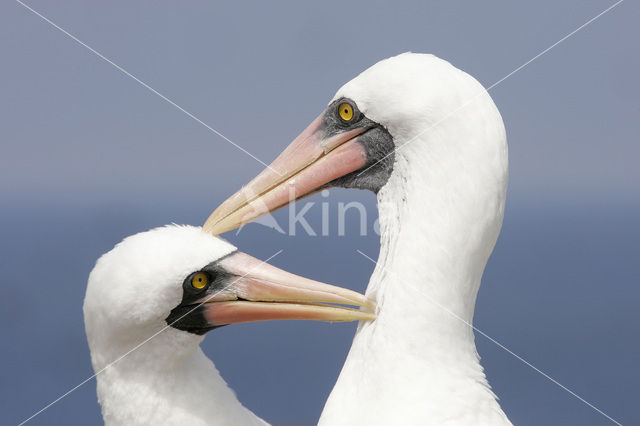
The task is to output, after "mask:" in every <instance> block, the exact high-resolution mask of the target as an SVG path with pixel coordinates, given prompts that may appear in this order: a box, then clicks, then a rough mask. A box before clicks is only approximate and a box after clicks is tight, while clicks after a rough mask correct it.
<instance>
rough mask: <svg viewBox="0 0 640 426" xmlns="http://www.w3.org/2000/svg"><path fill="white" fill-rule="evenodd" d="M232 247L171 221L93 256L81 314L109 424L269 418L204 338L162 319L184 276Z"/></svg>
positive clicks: (214, 422)
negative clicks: (252, 407)
mask: <svg viewBox="0 0 640 426" xmlns="http://www.w3.org/2000/svg"><path fill="white" fill-rule="evenodd" d="M234 250H235V247H234V246H232V245H231V244H229V243H228V242H226V241H224V240H222V239H220V238H217V237H213V236H212V235H210V234H206V233H204V232H203V231H202V230H201V228H198V227H192V226H176V225H172V226H166V227H164V228H157V229H153V230H151V231H147V232H142V233H139V234H136V235H133V236H131V237H128V238H125V239H124V240H123V241H122V242H121V243H119V244H118V245H116V246H115V247H114V248H113V250H111V251H109V252H108V253H106V254H104V255H103V256H102V257H101V258H100V259H99V260H98V262H97V263H96V266H95V267H94V269H93V271H91V274H90V276H89V282H88V285H87V293H86V296H85V301H84V317H85V328H86V333H87V340H88V342H89V348H90V349H91V362H92V364H93V368H94V371H96V373H98V374H97V377H96V380H97V388H98V400H99V401H100V405H101V406H102V415H103V418H104V421H105V423H106V424H107V425H150V424H157V425H160V424H162V425H229V424H243V425H245V424H246V425H264V424H266V423H265V422H264V421H262V420H261V419H260V418H258V417H257V416H256V415H255V414H253V413H252V412H251V411H249V410H248V409H247V408H245V407H244V406H243V405H242V404H241V403H240V402H239V401H238V399H237V398H236V395H235V394H234V392H233V391H232V390H231V389H230V388H229V387H228V386H227V384H226V382H225V381H224V380H223V379H222V377H221V376H220V374H219V373H218V370H217V369H216V368H215V366H214V365H213V363H212V362H211V361H210V360H209V359H208V358H207V357H206V356H205V355H204V353H203V352H202V350H201V349H200V346H199V345H200V342H201V341H202V339H203V336H198V335H195V334H191V333H187V332H185V331H180V330H177V329H175V328H173V327H167V323H166V322H165V318H167V316H168V315H169V312H170V311H171V309H172V308H173V307H175V306H177V305H178V304H179V303H180V300H181V299H182V281H183V279H184V277H185V276H187V275H188V274H189V273H191V272H193V271H197V270H199V269H200V268H202V267H204V266H206V265H207V264H209V263H210V262H213V261H215V260H217V259H219V258H221V257H223V256H225V255H227V254H229V253H231V252H232V251H234ZM156 333H159V334H157V335H155V334H156ZM154 335H155V336H154ZM152 336H154V337H152ZM151 337H152V338H151ZM149 338H151V339H149ZM146 339H149V340H148V341H146V342H145V343H144V344H142V345H140V343H142V342H144V341H145V340H146ZM138 345H140V346H139V347H138V348H137V349H135V350H133V351H131V349H133V348H135V347H136V346H138ZM130 351H131V352H130ZM125 354H126V356H124V357H122V355H125ZM114 361H116V362H115V363H113V362H114ZM112 363H113V364H112Z"/></svg>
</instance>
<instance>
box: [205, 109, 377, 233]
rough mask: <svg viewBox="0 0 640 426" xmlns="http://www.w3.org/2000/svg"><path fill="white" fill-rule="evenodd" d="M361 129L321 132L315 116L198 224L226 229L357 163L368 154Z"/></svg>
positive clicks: (318, 185) (312, 189) (320, 184)
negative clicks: (360, 136) (291, 140)
mask: <svg viewBox="0 0 640 426" xmlns="http://www.w3.org/2000/svg"><path fill="white" fill-rule="evenodd" d="M366 130H367V129H366V128H357V129H353V130H348V131H344V132H340V133H337V134H333V135H326V132H325V126H324V125H323V121H322V115H321V116H319V117H318V118H316V119H315V120H314V121H313V122H312V123H311V124H310V125H309V126H308V127H307V128H306V129H305V130H304V131H303V132H302V133H301V134H300V135H299V136H298V137H296V138H295V139H294V140H293V142H291V144H290V145H289V146H288V147H287V149H285V150H284V151H283V152H282V154H280V155H279V156H278V158H276V159H275V160H274V161H273V163H271V165H270V166H269V167H267V168H266V169H265V170H264V171H262V173H260V174H259V175H258V176H256V177H255V178H254V179H253V180H252V181H251V182H249V184H248V185H246V186H245V187H243V188H242V189H240V190H239V191H238V192H236V193H235V194H233V195H232V196H231V197H229V198H228V199H227V200H226V201H225V202H224V203H222V204H221V205H220V206H219V207H218V208H217V209H216V210H215V211H214V212H213V213H212V214H211V216H209V218H208V219H207V221H206V222H205V224H204V226H203V230H204V231H206V232H209V233H211V234H214V235H217V234H221V233H223V232H226V231H230V230H232V229H235V228H237V227H239V226H242V225H244V224H247V223H249V222H251V221H253V220H255V219H257V218H259V217H261V216H264V215H265V214H267V213H269V212H272V211H274V210H277V209H279V208H280V207H284V206H286V205H288V204H289V203H291V202H293V201H295V200H299V199H300V198H303V197H306V196H308V195H311V194H313V193H315V192H317V191H318V190H320V189H322V187H323V185H325V184H327V183H329V182H331V181H333V180H334V179H337V178H339V177H342V176H344V175H346V174H349V173H351V172H354V171H356V170H358V169H361V168H362V167H363V166H364V165H365V164H366V161H367V159H366V157H367V155H366V151H365V148H364V146H363V145H362V144H360V143H358V136H359V135H360V134H362V133H364V132H365V131H366Z"/></svg>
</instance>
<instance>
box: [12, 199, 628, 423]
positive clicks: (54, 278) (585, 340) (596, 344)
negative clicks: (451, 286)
mask: <svg viewBox="0 0 640 426" xmlns="http://www.w3.org/2000/svg"><path fill="white" fill-rule="evenodd" d="M353 194H354V192H351V193H349V192H348V191H344V190H334V191H332V194H331V197H330V198H329V199H330V201H331V203H332V204H331V205H332V206H334V207H335V204H333V203H337V202H339V201H348V200H349V199H350V198H353ZM356 194H358V195H357V197H358V198H359V199H360V200H361V201H363V202H364V203H365V204H366V205H367V206H368V211H369V212H375V206H374V201H375V199H374V197H373V196H372V195H371V194H365V193H356ZM311 201H316V202H321V201H325V200H324V199H320V198H319V196H315V197H314V198H312V199H311ZM209 204H210V203H208V202H205V201H202V200H184V201H182V202H177V203H176V202H174V203H172V204H170V205H167V203H166V201H165V200H162V199H155V200H151V199H146V200H144V204H141V202H140V201H135V200H113V201H112V202H107V201H100V202H98V201H95V200H73V201H71V200H65V201H64V202H56V201H54V200H49V201H47V202H44V201H42V202H26V201H20V202H15V203H8V204H7V205H4V206H3V211H2V226H1V228H0V232H1V234H0V276H1V277H2V287H1V290H0V291H1V292H2V294H1V295H0V306H1V308H0V324H2V325H1V327H2V337H3V338H2V342H1V343H0V353H1V354H2V355H1V358H2V360H1V361H2V367H1V368H0V413H2V423H3V424H13V423H17V422H19V421H21V420H23V419H25V418H26V417H28V416H30V415H31V414H33V413H34V412H35V411H37V410H39V409H40V408H42V407H43V406H44V405H46V404H48V403H49V402H51V401H52V400H54V399H55V398H57V397H58V396H60V395H61V394H62V393H64V392H66V391H67V390H69V389H70V388H72V387H73V386H75V385H77V384H78V383H80V382H81V381H82V380H84V379H85V378H87V377H88V376H90V375H91V374H92V369H91V365H90V360H89V353H88V348H87V344H86V339H85V335H84V328H83V318H82V301H83V297H84V291H85V285H86V278H87V276H88V273H89V271H90V270H91V268H92V267H93V264H94V262H95V260H96V259H97V258H98V257H99V256H100V254H102V253H103V252H105V251H107V250H109V249H110V248H111V247H112V246H113V245H114V244H115V243H117V242H118V241H119V240H120V239H121V238H123V237H125V236H127V235H129V234H132V233H135V232H138V231H143V230H145V229H148V228H151V227H155V226H161V225H163V224H165V223H167V222H171V221H174V222H177V223H192V224H198V223H201V221H202V218H203V217H205V216H206V213H207V212H208V209H209V207H210V206H209ZM316 207H317V205H316ZM319 212H320V211H319V208H314V209H311V210H310V212H309V214H308V215H307V216H306V217H307V218H308V220H309V222H310V223H311V224H312V225H313V226H319V223H320V220H321V219H320V215H319ZM275 218H276V219H277V220H279V221H284V220H285V218H286V212H284V211H281V212H278V213H277V214H276V215H275ZM330 225H331V227H332V228H333V229H335V226H336V224H335V223H332V224H330ZM357 225H358V224H357V217H356V215H355V214H353V215H351V216H348V217H347V228H346V229H347V235H346V236H345V237H309V236H306V235H305V233H304V231H302V230H301V229H299V233H298V235H297V236H296V237H289V236H286V235H281V234H278V233H277V232H275V231H273V230H271V229H269V228H266V227H263V226H260V225H255V224H252V225H249V226H247V227H246V228H244V229H243V230H242V232H241V233H240V234H238V235H235V234H234V233H229V234H228V235H226V237H227V238H229V239H231V240H232V241H233V242H234V243H235V244H237V245H238V247H239V248H240V249H241V250H244V251H247V252H249V253H251V254H253V255H255V256H258V257H260V258H263V259H264V258H267V257H269V256H271V255H272V254H273V253H275V252H276V251H277V250H279V249H281V248H282V249H284V251H283V252H282V254H280V255H279V256H277V257H276V258H274V259H273V261H272V263H273V264H275V265H277V266H279V267H283V268H286V269H288V270H290V271H292V272H296V273H302V274H304V275H307V276H309V277H311V278H314V279H318V280H324V281H326V282H330V283H334V284H339V285H343V286H347V287H350V288H352V289H355V290H358V291H363V290H364V288H365V286H366V283H367V280H368V277H369V274H370V273H371V271H372V264H371V263H370V262H369V261H368V260H367V259H365V258H363V257H362V256H360V255H359V254H357V253H356V252H355V250H356V249H360V250H362V251H363V252H365V253H367V254H368V255H371V256H374V257H375V256H377V250H378V237H377V236H376V235H375V234H371V235H369V236H366V237H360V236H359V235H358V229H359V228H358V226H357ZM639 225H640V206H639V205H638V203H628V204H623V203H620V202H607V203H605V202H598V203H595V202H591V203H589V202H584V203H583V202H579V201H575V202H567V201H563V202H560V201H549V200H546V201H540V203H539V204H535V205H533V204H531V205H526V204H523V203H517V202H514V203H509V204H508V206H507V213H506V217H505V222H504V226H503V230H502V234H501V237H500V239H499V241H498V244H497V246H496V249H495V252H494V254H493V256H492V257H491V259H490V261H489V265H488V267H487V269H486V272H485V275H484V280H483V284H482V287H481V289H480V293H479V297H478V303H477V308H476V318H475V325H476V326H477V327H478V328H479V329H480V330H482V331H484V332H485V333H487V334H488V335H490V336H492V337H493V338H495V339H497V340H498V341H500V342H501V343H502V344H504V345H505V346H507V347H508V348H510V349H511V350H513V351H514V352H516V353H518V354H519V355H521V356H522V357H524V358H525V359H527V360H528V361H529V362H531V363H532V364H534V365H535V366H537V367H538V368H540V369H542V370H543V371H545V372H546V373H548V374H550V375H551V376H553V377H554V378H556V379H557V380H559V381H560V382H561V383H563V384H565V385H566V386H568V387H569V388H571V389H572V390H574V391H575V392H577V393H578V394H580V395H581V396H583V397H584V398H585V399H587V400H588V401H590V402H592V403H594V404H595V405H596V406H597V407H599V408H600V409H602V410H603V411H605V412H607V413H609V414H610V415H612V416H613V417H614V418H616V419H617V420H619V421H621V422H622V423H624V424H638V423H639V422H640V414H639V413H638V410H637V409H636V407H635V402H636V399H637V383H638V382H639V381H640V369H638V367H637V360H638V359H640V343H638V339H637V336H638V324H640V313H639V310H638V306H639V305H640V286H639V284H640V279H639V278H640V273H639V269H638V268H639V267H638V261H639V260H640V259H639V254H640V250H639V248H638V241H640V226H639ZM354 330H355V324H320V323H307V322H304V323H303V322H271V323H259V324H244V325H233V326H229V327H224V328H221V329H219V330H215V331H213V332H212V333H210V334H209V335H208V336H207V338H206V339H205V343H204V349H205V352H206V353H207V354H208V355H209V356H210V357H211V358H212V359H213V360H214V362H215V364H216V366H217V367H218V368H219V370H220V371H221V373H222V375H223V376H224V377H225V379H226V380H227V381H228V382H229V384H230V386H231V387H232V388H233V389H235V390H236V392H237V393H238V395H239V397H240V400H241V401H242V402H243V403H245V404H246V405H247V406H248V407H250V408H251V409H252V410H254V411H255V412H256V413H258V414H259V415H260V416H262V417H263V418H265V419H266V420H268V421H270V422H272V423H275V424H312V423H314V422H315V421H316V420H317V418H318V416H319V414H320V412H321V410H322V407H323V403H324V401H325V399H326V397H327V395H328V393H329V391H330V390H331V387H332V386H333V383H334V381H335V379H336V377H337V375H338V373H339V370H340V366H341V364H342V362H343V360H344V358H345V356H346V353H347V350H348V347H349V345H350V342H351V338H352V336H353V333H354ZM416 338H419V336H416ZM476 341H477V346H478V351H479V353H480V355H481V356H482V359H483V360H482V362H483V365H484V366H485V368H486V371H487V375H488V377H489V381H490V383H491V385H492V386H493V389H494V390H495V392H496V394H497V395H498V396H499V397H500V399H501V404H502V406H503V407H504V409H505V411H506V412H507V414H508V415H509V417H510V419H511V420H512V421H513V422H514V423H515V424H519V425H540V424H581V425H593V424H607V421H606V419H604V417H602V416H600V415H599V414H597V413H596V412H594V411H593V410H592V409H591V408H589V407H587V406H586V405H584V404H583V403H581V402H580V401H578V400H577V399H575V398H574V397H572V396H570V395H569V394H568V393H566V392H565V391H563V390H561V389H560V388H559V387H557V386H556V385H555V384H553V383H551V382H549V381H548V380H547V379H545V378H544V377H542V376H541V375H539V374H538V373H536V372H534V371H533V370H531V369H530V368H529V367H527V366H525V365H524V364H522V363H521V362H519V361H517V360H516V359H514V358H513V357H512V356H511V355H509V354H507V353H506V352H504V351H503V350H502V349H500V348H498V347H497V346H496V345H494V344H493V343H491V342H489V341H488V340H487V339H485V338H484V337H482V336H478V335H477V336H476ZM100 422H101V417H100V410H99V406H98V404H97V401H96V394H95V381H93V380H92V381H90V382H88V383H87V384H85V385H84V386H82V387H80V388H79V389H77V390H76V391H75V392H73V393H71V394H70V395H69V396H68V397H66V398H64V399H62V400H61V401H60V402H58V403H57V404H55V405H54V406H53V407H51V408H50V409H48V410H47V411H46V412H44V413H43V414H41V415H40V416H38V417H36V418H35V419H34V420H33V421H32V422H31V423H30V424H34V425H38V424H42V425H53V424H60V425H70V424H74V425H75V424H78V425H79V424H82V425H89V424H99V423H100Z"/></svg>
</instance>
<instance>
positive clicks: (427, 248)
mask: <svg viewBox="0 0 640 426" xmlns="http://www.w3.org/2000/svg"><path fill="white" fill-rule="evenodd" d="M341 97H347V98H350V99H352V100H354V101H355V102H356V104H357V105H358V107H359V108H360V109H361V111H362V112H363V113H364V114H365V116H367V117H368V118H370V119H372V120H374V121H376V122H377V123H380V124H382V125H383V126H384V127H385V128H386V129H387V130H388V131H389V133H390V134H391V135H392V136H393V139H394V143H395V146H396V151H395V162H394V165H393V172H392V174H391V177H390V178H389V181H388V182H387V183H386V185H384V187H382V189H381V190H380V192H379V193H378V207H379V215H380V229H381V249H380V256H379V260H378V264H377V266H376V268H375V271H374V273H373V275H372V277H371V280H370V282H369V285H368V287H367V292H366V295H367V296H369V297H371V298H372V299H374V300H376V301H377V304H378V318H377V319H376V321H374V322H372V323H368V324H366V323H361V324H360V326H359V328H358V331H357V333H356V336H355V338H354V342H353V346H352V347H351V350H350V352H349V355H348V357H347V360H346V363H345V365H344V367H343V368H342V372H341V374H340V377H339V379H338V382H337V384H336V386H335V387H334V389H333V391H332V393H331V395H330V397H329V399H328V401H327V403H326V405H325V408H324V411H323V413H322V417H321V419H320V424H321V425H342V424H344V425H351V424H367V425H389V424H403V425H418V424H419V425H426V424H429V425H443V424H456V425H458V424H466V425H485V424H486V425H495V424H509V421H508V419H507V417H506V416H505V415H504V413H503V411H502V410H501V408H500V406H499V405H498V403H497V401H496V397H495V395H494V394H493V392H492V391H491V390H490V387H489V385H488V383H487V380H486V378H485V375H484V373H483V369H482V367H481V365H480V363H479V356H478V354H477V352H476V347H475V343H474V335H473V331H472V329H471V327H470V326H469V324H471V323H472V320H473V311H474V305H475V299H476V294H477V291H478V287H479V285H480V279H481V277H482V273H483V270H484V267H485V264H486V262H487V259H488V257H489V255H490V253H491V251H492V250H493V246H494V244H495V242H496V239H497V237H498V234H499V231H500V227H501V224H502V217H503V212H504V203H505V195H506V185H507V163H508V160H507V144H506V135H505V130H504V125H503V123H502V118H501V117H500V114H499V112H498V110H497V108H496V107H495V105H494V103H493V101H492V100H491V98H490V96H489V95H488V93H486V91H485V90H484V88H483V87H482V86H481V85H480V84H479V83H478V82H477V81H476V80H475V79H473V78H472V77H471V76H469V75H468V74H466V73H464V72H462V71H460V70H458V69H457V68H455V67H453V66H452V65H451V64H449V63H448V62H446V61H443V60H441V59H439V58H437V57H435V56H432V55H422V54H411V53H407V54H403V55H400V56H397V57H393V58H390V59H387V60H384V61H381V62H379V63H378V64H376V65H374V66H372V67H371V68H369V69H368V70H366V71H364V72H363V73H362V74H361V75H359V76H358V77H356V78H355V79H354V80H352V81H350V82H349V83H347V84H346V85H345V86H343V87H342V88H341V89H340V90H339V91H338V93H337V94H336V99H337V98H341Z"/></svg>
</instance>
